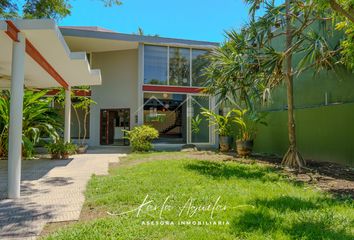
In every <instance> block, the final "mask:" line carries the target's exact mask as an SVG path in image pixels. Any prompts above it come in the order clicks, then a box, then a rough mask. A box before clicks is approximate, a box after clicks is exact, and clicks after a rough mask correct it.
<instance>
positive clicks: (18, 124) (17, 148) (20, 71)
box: [8, 33, 25, 198]
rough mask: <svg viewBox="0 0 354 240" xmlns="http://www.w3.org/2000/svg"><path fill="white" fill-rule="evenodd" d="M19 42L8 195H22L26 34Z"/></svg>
mask: <svg viewBox="0 0 354 240" xmlns="http://www.w3.org/2000/svg"><path fill="white" fill-rule="evenodd" d="M18 40H19V42H15V41H14V42H13V45H12V66H11V68H12V69H11V76H12V79H11V98H10V126H9V152H8V156H9V158H8V197H9V198H19V197H20V183H21V157H22V116H23V114H22V111H23V93H24V81H25V36H24V35H23V34H22V33H18Z"/></svg>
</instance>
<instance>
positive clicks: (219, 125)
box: [202, 108, 232, 152]
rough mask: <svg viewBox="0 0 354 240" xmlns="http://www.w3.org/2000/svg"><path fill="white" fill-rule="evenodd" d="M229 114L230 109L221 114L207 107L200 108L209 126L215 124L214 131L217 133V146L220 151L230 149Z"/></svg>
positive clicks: (230, 112)
mask: <svg viewBox="0 0 354 240" xmlns="http://www.w3.org/2000/svg"><path fill="white" fill-rule="evenodd" d="M231 114H232V111H229V112H227V113H226V114H225V116H223V115H220V114H217V113H215V112H213V111H211V110H209V109H205V108H202V115H204V116H205V117H207V118H208V120H209V122H210V125H211V126H216V129H215V131H216V132H217V133H218V134H219V147H220V151H221V152H227V151H229V150H230V144H229V141H230V134H231V129H230V124H231Z"/></svg>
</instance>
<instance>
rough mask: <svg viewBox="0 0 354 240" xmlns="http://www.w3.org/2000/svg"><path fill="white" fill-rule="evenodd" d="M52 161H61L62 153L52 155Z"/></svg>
mask: <svg viewBox="0 0 354 240" xmlns="http://www.w3.org/2000/svg"><path fill="white" fill-rule="evenodd" d="M52 159H60V153H52Z"/></svg>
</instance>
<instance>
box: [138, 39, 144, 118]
mask: <svg viewBox="0 0 354 240" xmlns="http://www.w3.org/2000/svg"><path fill="white" fill-rule="evenodd" d="M138 57H139V59H138V64H139V66H138V71H139V73H138V108H137V109H138V110H137V111H138V112H137V116H138V122H137V124H138V125H142V124H143V123H144V119H143V118H144V96H143V95H144V92H143V83H144V44H143V43H139V48H138Z"/></svg>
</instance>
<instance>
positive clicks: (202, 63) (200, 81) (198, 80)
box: [192, 49, 208, 87]
mask: <svg viewBox="0 0 354 240" xmlns="http://www.w3.org/2000/svg"><path fill="white" fill-rule="evenodd" d="M207 54H208V51H204V50H195V49H193V50H192V86H197V87H202V86H204V85H205V83H206V81H207V78H206V76H204V72H203V69H204V68H205V67H206V66H207V65H208V59H207V58H206V56H207Z"/></svg>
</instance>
